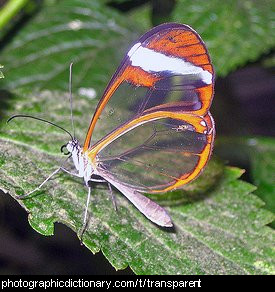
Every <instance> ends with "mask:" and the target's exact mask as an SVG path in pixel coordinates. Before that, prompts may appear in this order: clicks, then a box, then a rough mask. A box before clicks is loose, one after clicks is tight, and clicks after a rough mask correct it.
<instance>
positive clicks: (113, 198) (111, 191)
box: [107, 182, 117, 211]
mask: <svg viewBox="0 0 275 292" xmlns="http://www.w3.org/2000/svg"><path fill="white" fill-rule="evenodd" d="M107 183H108V187H109V191H110V194H111V199H112V202H113V206H114V208H115V210H116V211H117V204H116V197H115V195H114V193H113V189H112V186H111V184H110V183H109V182H107Z"/></svg>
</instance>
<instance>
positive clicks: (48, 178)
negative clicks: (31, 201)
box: [17, 167, 62, 199]
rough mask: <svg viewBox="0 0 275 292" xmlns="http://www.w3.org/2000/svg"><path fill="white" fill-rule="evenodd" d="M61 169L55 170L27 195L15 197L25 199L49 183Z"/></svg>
mask: <svg viewBox="0 0 275 292" xmlns="http://www.w3.org/2000/svg"><path fill="white" fill-rule="evenodd" d="M61 169H62V167H59V168H57V169H56V170H55V171H54V172H53V173H52V174H50V175H49V176H48V177H47V178H46V179H45V180H44V181H43V182H42V183H41V184H40V185H39V186H38V187H36V188H35V189H34V190H32V191H30V192H28V193H27V194H24V195H21V196H17V198H18V199H25V198H27V197H28V196H30V195H31V194H33V193H34V192H36V191H38V190H40V189H41V188H42V187H43V185H44V184H45V183H46V182H47V181H49V180H50V179H51V178H52V177H53V176H54V175H56V174H57V173H58V172H59V171H60V170H61Z"/></svg>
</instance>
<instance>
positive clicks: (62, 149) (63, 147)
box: [60, 144, 70, 155]
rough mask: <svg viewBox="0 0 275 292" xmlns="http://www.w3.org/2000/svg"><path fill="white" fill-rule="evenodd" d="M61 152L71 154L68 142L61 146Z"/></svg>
mask: <svg viewBox="0 0 275 292" xmlns="http://www.w3.org/2000/svg"><path fill="white" fill-rule="evenodd" d="M60 151H61V153H63V154H64V155H69V154H70V152H69V151H68V149H67V144H64V145H63V146H61V148H60Z"/></svg>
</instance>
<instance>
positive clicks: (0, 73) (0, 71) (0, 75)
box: [0, 64, 4, 79]
mask: <svg viewBox="0 0 275 292" xmlns="http://www.w3.org/2000/svg"><path fill="white" fill-rule="evenodd" d="M3 68H4V66H2V65H1V64H0V69H3ZM1 78H4V74H3V72H2V70H0V79H1Z"/></svg>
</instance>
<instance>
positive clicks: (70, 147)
mask: <svg viewBox="0 0 275 292" xmlns="http://www.w3.org/2000/svg"><path fill="white" fill-rule="evenodd" d="M79 149H80V145H79V142H78V140H77V139H72V140H71V141H69V142H68V143H67V144H65V145H63V146H61V149H60V151H61V153H63V154H64V155H69V154H71V153H73V152H75V151H78V150H79Z"/></svg>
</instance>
